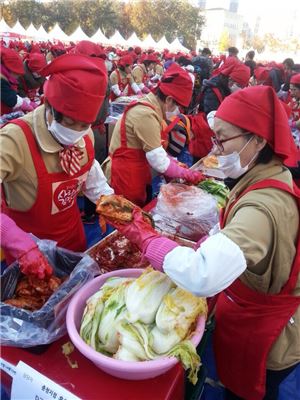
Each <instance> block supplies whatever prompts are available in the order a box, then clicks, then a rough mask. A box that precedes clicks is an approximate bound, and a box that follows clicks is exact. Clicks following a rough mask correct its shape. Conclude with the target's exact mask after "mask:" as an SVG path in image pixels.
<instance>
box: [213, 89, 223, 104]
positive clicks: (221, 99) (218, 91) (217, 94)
mask: <svg viewBox="0 0 300 400" xmlns="http://www.w3.org/2000/svg"><path fill="white" fill-rule="evenodd" d="M212 91H213V92H214V94H215V95H216V96H217V99H218V100H219V102H220V103H222V101H223V99H224V98H223V96H222V93H221V92H220V89H218V88H217V87H212Z"/></svg>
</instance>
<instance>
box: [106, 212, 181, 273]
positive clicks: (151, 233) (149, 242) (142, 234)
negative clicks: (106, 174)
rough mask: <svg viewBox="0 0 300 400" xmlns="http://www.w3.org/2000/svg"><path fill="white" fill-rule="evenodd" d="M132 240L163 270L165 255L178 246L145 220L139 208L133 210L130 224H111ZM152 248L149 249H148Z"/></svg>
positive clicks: (155, 266) (154, 264) (146, 256)
mask: <svg viewBox="0 0 300 400" xmlns="http://www.w3.org/2000/svg"><path fill="white" fill-rule="evenodd" d="M111 225H113V226H114V227H115V228H116V229H118V231H119V232H121V233H122V235H124V236H125V237H126V238H127V239H128V240H129V241H130V242H132V243H134V244H136V245H137V246H138V248H139V249H140V250H141V251H142V252H143V255H144V256H145V258H146V259H147V260H148V261H149V262H150V263H151V265H152V266H153V267H154V268H156V269H159V270H162V265H163V260H164V257H165V255H166V254H167V253H168V252H169V251H171V250H173V249H174V248H175V247H177V246H178V245H177V243H175V242H173V241H172V240H170V239H167V238H164V237H162V236H160V234H159V233H158V232H156V231H155V230H154V229H153V228H152V226H150V225H149V224H148V223H147V222H145V221H144V219H143V216H142V213H141V211H140V210H139V209H135V210H134V211H133V221H132V222H131V223H130V224H113V223H112V224H111ZM156 244H157V245H156ZM149 248H151V249H152V250H151V249H150V250H149V251H148V249H149Z"/></svg>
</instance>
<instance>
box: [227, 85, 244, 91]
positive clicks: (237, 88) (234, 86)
mask: <svg viewBox="0 0 300 400" xmlns="http://www.w3.org/2000/svg"><path fill="white" fill-rule="evenodd" d="M229 89H230V92H231V93H234V92H237V91H238V90H241V89H242V88H241V87H240V86H239V85H237V84H236V83H233V84H232V86H230V88H229Z"/></svg>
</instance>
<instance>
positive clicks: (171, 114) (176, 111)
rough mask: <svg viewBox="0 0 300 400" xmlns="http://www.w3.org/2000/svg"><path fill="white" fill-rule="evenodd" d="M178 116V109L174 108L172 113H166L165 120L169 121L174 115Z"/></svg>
mask: <svg viewBox="0 0 300 400" xmlns="http://www.w3.org/2000/svg"><path fill="white" fill-rule="evenodd" d="M178 114H180V110H179V108H178V107H177V106H176V108H175V109H174V110H173V111H166V118H167V119H168V120H169V119H170V118H171V117H174V115H175V116H176V115H178Z"/></svg>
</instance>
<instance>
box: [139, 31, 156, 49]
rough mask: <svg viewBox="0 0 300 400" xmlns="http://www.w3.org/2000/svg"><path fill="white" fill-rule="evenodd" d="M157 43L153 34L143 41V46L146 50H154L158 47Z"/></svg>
mask: <svg viewBox="0 0 300 400" xmlns="http://www.w3.org/2000/svg"><path fill="white" fill-rule="evenodd" d="M156 45H157V43H156V41H155V40H154V39H153V37H152V36H151V34H150V33H149V35H148V36H147V37H146V38H145V39H144V40H143V42H142V46H143V47H144V48H145V49H146V48H151V47H152V48H154V47H156Z"/></svg>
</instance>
